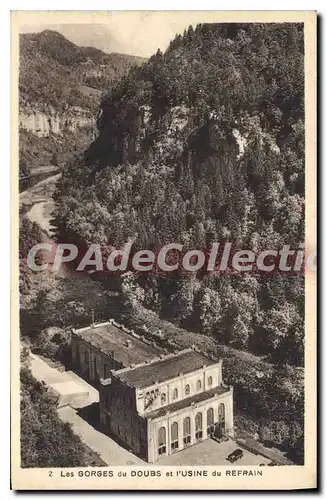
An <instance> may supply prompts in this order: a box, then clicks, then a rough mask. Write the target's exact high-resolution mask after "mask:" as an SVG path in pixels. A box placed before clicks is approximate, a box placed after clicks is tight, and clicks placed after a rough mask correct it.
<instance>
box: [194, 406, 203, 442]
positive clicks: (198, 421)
mask: <svg viewBox="0 0 327 500" xmlns="http://www.w3.org/2000/svg"><path fill="white" fill-rule="evenodd" d="M201 438H202V413H197V414H196V415H195V439H197V440H198V439H201Z"/></svg>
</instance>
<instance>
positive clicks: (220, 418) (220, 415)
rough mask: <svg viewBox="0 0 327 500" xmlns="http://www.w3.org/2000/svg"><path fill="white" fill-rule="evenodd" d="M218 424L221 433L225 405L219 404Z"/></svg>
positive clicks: (223, 425)
mask: <svg viewBox="0 0 327 500" xmlns="http://www.w3.org/2000/svg"><path fill="white" fill-rule="evenodd" d="M218 424H219V428H220V430H221V431H224V430H225V405H224V403H221V404H220V405H219V407H218Z"/></svg>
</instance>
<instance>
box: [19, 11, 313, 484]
mask: <svg viewBox="0 0 327 500" xmlns="http://www.w3.org/2000/svg"><path fill="white" fill-rule="evenodd" d="M11 21H12V35H11V36H12V48H13V50H12V78H13V80H12V82H13V83H12V88H13V95H12V137H13V141H12V181H11V182H12V227H13V228H15V229H14V231H13V240H14V244H13V249H12V252H13V254H15V255H14V256H13V263H12V270H11V271H12V293H13V294H14V296H15V299H14V300H13V302H12V334H11V335H12V339H11V343H12V352H11V356H12V361H11V362H12V381H11V383H12V424H11V425H12V456H13V459H12V460H13V461H12V475H13V479H12V480H13V487H14V489H90V488H92V489H220V488H221V489H234V488H235V489H239V488H243V489H272V490H273V489H280V488H282V489H283V488H285V489H289V488H293V489H296V488H314V487H315V486H316V439H317V438H316V388H315V387H316V379H315V377H316V361H315V360H316V352H315V349H316V298H315V293H316V233H315V217H316V199H315V196H316V194H315V193H316V180H315V179H316V177H315V175H316V173H315V170H316V164H315V161H316V159H315V155H316V151H315V147H316V146H315V141H316V135H315V134H316V132H315V120H316V102H315V78H316V74H315V71H316V68H315V58H316V52H315V51H316V40H315V37H316V33H315V29H316V13H315V12H313V11H311V12H304V11H297V12H295V11H293V12H284V13H282V12H278V11H276V12H274V11H270V12H269V13H268V12H266V13H263V12H256V13H252V14H251V13H250V12H246V11H244V12H241V11H239V12H236V11H235V12H234V13H231V12H229V13H228V12H219V11H215V12H210V11H206V12H201V11H198V12H197V11H190V12H187V11H171V12H168V11H167V12H165V11H161V12H159V11H153V12H147V11H134V12H132V11H130V12H123V11H112V12H110V11H107V12H97V13H92V12H84V13H83V12H70V11H68V12H65V13H64V12H55V11H53V12H51V11H49V12H42V11H30V12H23V11H20V12H19V11H17V12H12V19H11ZM15 85H16V88H15ZM15 249H17V252H16V250H15ZM14 455H15V457H14ZM279 477H281V479H280V481H279V480H277V478H279ZM153 479H156V482H155V483H154V482H153V481H151V480H153Z"/></svg>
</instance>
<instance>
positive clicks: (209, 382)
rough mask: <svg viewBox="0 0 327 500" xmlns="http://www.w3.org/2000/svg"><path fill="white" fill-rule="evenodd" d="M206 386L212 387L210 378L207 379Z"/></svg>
mask: <svg viewBox="0 0 327 500" xmlns="http://www.w3.org/2000/svg"><path fill="white" fill-rule="evenodd" d="M208 386H209V387H211V386H212V377H208Z"/></svg>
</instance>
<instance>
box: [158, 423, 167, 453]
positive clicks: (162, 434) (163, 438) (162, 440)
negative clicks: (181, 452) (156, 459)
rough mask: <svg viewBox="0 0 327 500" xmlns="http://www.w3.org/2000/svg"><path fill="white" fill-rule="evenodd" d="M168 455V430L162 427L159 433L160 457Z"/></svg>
mask: <svg viewBox="0 0 327 500" xmlns="http://www.w3.org/2000/svg"><path fill="white" fill-rule="evenodd" d="M165 454H166V428H165V427H160V429H159V431H158V455H165Z"/></svg>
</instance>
